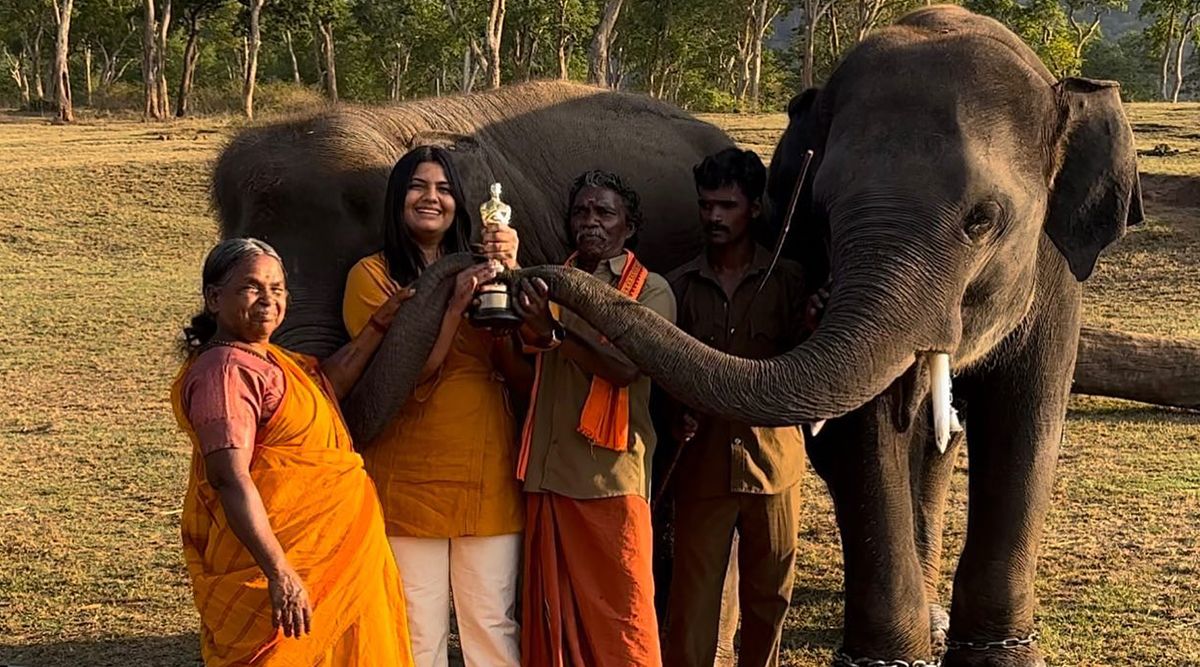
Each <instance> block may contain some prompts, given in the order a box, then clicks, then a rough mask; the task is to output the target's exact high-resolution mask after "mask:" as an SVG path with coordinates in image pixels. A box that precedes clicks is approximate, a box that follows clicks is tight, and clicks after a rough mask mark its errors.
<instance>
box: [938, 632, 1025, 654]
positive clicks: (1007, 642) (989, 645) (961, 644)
mask: <svg viewBox="0 0 1200 667" xmlns="http://www.w3.org/2000/svg"><path fill="white" fill-rule="evenodd" d="M1037 640H1038V633H1037V630H1034V631H1033V632H1031V633H1029V636H1027V637H1009V638H1007V639H997V640H995V641H988V642H971V641H964V640H961V639H949V638H948V639H946V650H948V651H1001V650H1006V649H1014V648H1021V647H1022V646H1029V645H1030V644H1032V643H1034V642H1036V641H1037Z"/></svg>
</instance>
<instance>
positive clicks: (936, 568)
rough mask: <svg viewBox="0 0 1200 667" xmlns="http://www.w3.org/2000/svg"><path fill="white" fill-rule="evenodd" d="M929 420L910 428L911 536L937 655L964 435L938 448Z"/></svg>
mask: <svg viewBox="0 0 1200 667" xmlns="http://www.w3.org/2000/svg"><path fill="white" fill-rule="evenodd" d="M921 412H922V414H923V415H928V412H929V411H928V410H927V409H926V410H922V411H921ZM928 422H929V420H928V419H927V418H925V419H919V420H917V422H916V423H914V425H913V428H912V440H911V447H912V453H913V465H912V469H913V471H914V473H913V474H914V484H913V505H914V507H915V508H916V511H915V517H914V519H915V523H916V532H915V534H914V538H915V539H916V543H917V558H918V560H920V562H921V572H922V574H923V575H924V582H925V599H926V600H928V601H929V630H930V642H931V643H932V644H933V651H934V653H935V654H938V655H940V654H941V653H942V652H944V651H945V650H946V633H947V632H948V631H949V630H950V614H949V613H947V612H946V609H945V608H944V607H942V605H941V600H940V597H941V596H940V595H939V592H938V589H939V586H940V584H941V577H942V536H943V532H944V528H945V523H946V522H945V519H946V497H947V495H949V491H950V478H951V476H952V475H953V474H954V466H955V464H956V462H957V461H958V457H959V452H960V451H961V450H962V445H963V441H964V440H965V438H964V435H963V433H961V432H960V433H956V434H954V437H953V438H952V439H951V440H950V444H949V445H948V446H947V447H946V451H945V453H942V452H939V451H938V450H937V447H936V445H934V443H933V437H932V433H931V431H930V430H929V428H927V425H928Z"/></svg>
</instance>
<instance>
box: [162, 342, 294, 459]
mask: <svg viewBox="0 0 1200 667" xmlns="http://www.w3.org/2000/svg"><path fill="white" fill-rule="evenodd" d="M282 394H283V378H282V373H281V372H279V370H278V368H276V367H275V366H274V365H272V364H271V363H270V362H267V361H265V360H259V359H257V358H254V357H251V356H250V355H248V354H247V353H245V352H241V351H237V350H232V349H221V350H212V351H210V352H207V353H205V354H203V355H201V357H200V359H198V360H197V361H196V363H195V364H194V365H193V366H192V368H191V370H190V371H188V375H187V377H186V378H185V380H184V386H183V395H182V399H183V407H184V411H185V413H186V414H187V418H188V422H189V423H190V424H191V426H192V430H193V431H195V433H196V439H197V441H198V444H199V446H200V451H201V453H202V454H204V455H208V454H211V453H213V452H215V451H219V450H222V449H248V448H252V447H254V443H255V440H256V438H257V435H258V428H259V426H260V425H261V424H263V423H264V422H265V421H266V420H268V419H270V417H271V416H272V415H273V414H274V412H275V410H276V409H277V408H278V406H279V402H280V399H281V397H282Z"/></svg>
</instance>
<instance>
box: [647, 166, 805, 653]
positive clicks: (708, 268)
mask: <svg viewBox="0 0 1200 667" xmlns="http://www.w3.org/2000/svg"><path fill="white" fill-rule="evenodd" d="M693 171H694V175H695V180H696V191H697V193H698V195H699V202H700V223H701V224H702V226H703V229H704V234H705V241H706V247H705V251H704V252H703V253H702V254H701V255H700V256H699V257H697V258H696V259H695V260H693V261H692V262H690V263H688V264H685V265H684V266H682V267H680V268H679V269H677V270H676V271H674V272H673V273H672V274H671V277H670V282H671V288H672V289H673V290H674V292H675V297H676V300H677V302H678V309H679V316H678V325H679V327H680V328H681V329H683V330H684V331H687V332H688V333H690V334H691V335H692V336H694V337H696V338H697V339H699V340H701V341H703V342H705V343H707V344H708V345H710V346H712V347H714V348H717V349H719V350H723V351H725V352H728V353H730V354H735V355H738V356H741V357H750V358H766V357H772V356H775V355H777V354H779V353H782V352H786V351H787V350H790V349H791V348H792V347H794V346H795V345H796V344H798V343H799V342H800V340H801V337H802V336H803V331H804V329H805V327H804V323H805V307H806V303H805V298H804V291H803V277H802V272H801V269H800V266H799V265H798V264H796V263H794V262H789V261H787V260H780V262H779V264H778V265H777V266H776V267H775V270H774V271H773V272H772V273H771V274H770V276H769V277H768V276H767V269H768V267H769V266H770V263H771V253H770V251H768V250H766V249H765V248H763V247H761V246H758V245H756V244H755V243H754V241H753V240H752V237H751V226H752V225H753V224H756V221H757V220H758V218H759V214H760V212H761V202H762V194H763V188H764V186H765V184H766V169H765V167H763V164H762V161H761V160H760V159H759V157H758V155H756V154H755V153H753V152H752V151H743V150H739V149H736V148H729V149H726V150H724V151H721V152H720V153H717V154H715V155H712V156H709V157H707V158H705V159H704V161H703V162H701V163H700V164H699V165H698V166H697V167H696V168H695V169H694V170H693ZM764 280H765V282H764ZM760 287H761V291H760ZM756 292H758V294H757V296H756V294H755V293H756ZM674 430H675V436H676V439H677V441H678V442H677V446H679V447H680V448H681V450H680V452H679V454H678V456H679V460H678V463H677V468H676V470H675V473H674V475H673V478H674V480H675V483H674V484H673V485H672V486H673V493H674V499H675V521H674V529H675V560H674V566H673V574H672V580H671V590H670V600H669V603H668V609H669V611H668V619H669V621H668V622H669V628H668V635H667V655H666V664H667V665H670V666H688V667H698V666H699V665H705V666H706V667H708V666H711V665H712V664H713V659H714V657H715V654H716V650H717V640H718V624H719V618H720V613H721V590H722V586H723V583H724V581H725V575H726V569H727V566H728V564H729V554H730V546H731V542H732V540H733V536H734V531H735V530H736V531H737V534H738V576H739V579H740V581H739V585H738V597H739V602H740V605H741V614H742V624H741V642H740V646H741V650H740V653H739V656H738V664H739V665H742V666H749V667H763V666H766V665H776V664H778V660H779V642H780V636H781V634H782V630H783V620H784V616H785V615H786V614H787V610H788V604H789V602H790V600H791V593H792V579H793V573H792V571H793V566H794V565H795V560H796V530H797V511H798V502H799V481H800V477H801V474H802V472H803V469H804V437H803V435H802V433H801V431H800V429H799V428H798V427H786V428H764V429H758V428H751V427H749V426H747V425H745V424H741V423H737V422H733V421H727V420H724V419H718V418H716V417H709V416H706V415H700V414H695V413H693V412H691V411H689V410H687V409H686V408H682V407H680V408H679V409H678V412H677V415H676V427H675V429H674Z"/></svg>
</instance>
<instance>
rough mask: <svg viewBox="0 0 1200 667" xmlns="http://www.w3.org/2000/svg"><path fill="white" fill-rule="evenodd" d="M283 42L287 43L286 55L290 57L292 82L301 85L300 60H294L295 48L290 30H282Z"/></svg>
mask: <svg viewBox="0 0 1200 667" xmlns="http://www.w3.org/2000/svg"><path fill="white" fill-rule="evenodd" d="M283 43H284V44H286V45H287V50H288V56H289V57H290V58H291V59H292V83H294V84H296V85H297V86H300V85H303V83H304V82H303V81H301V80H300V61H298V60H296V48H295V45H294V44H293V42H292V31H291V30H284V31H283Z"/></svg>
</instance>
